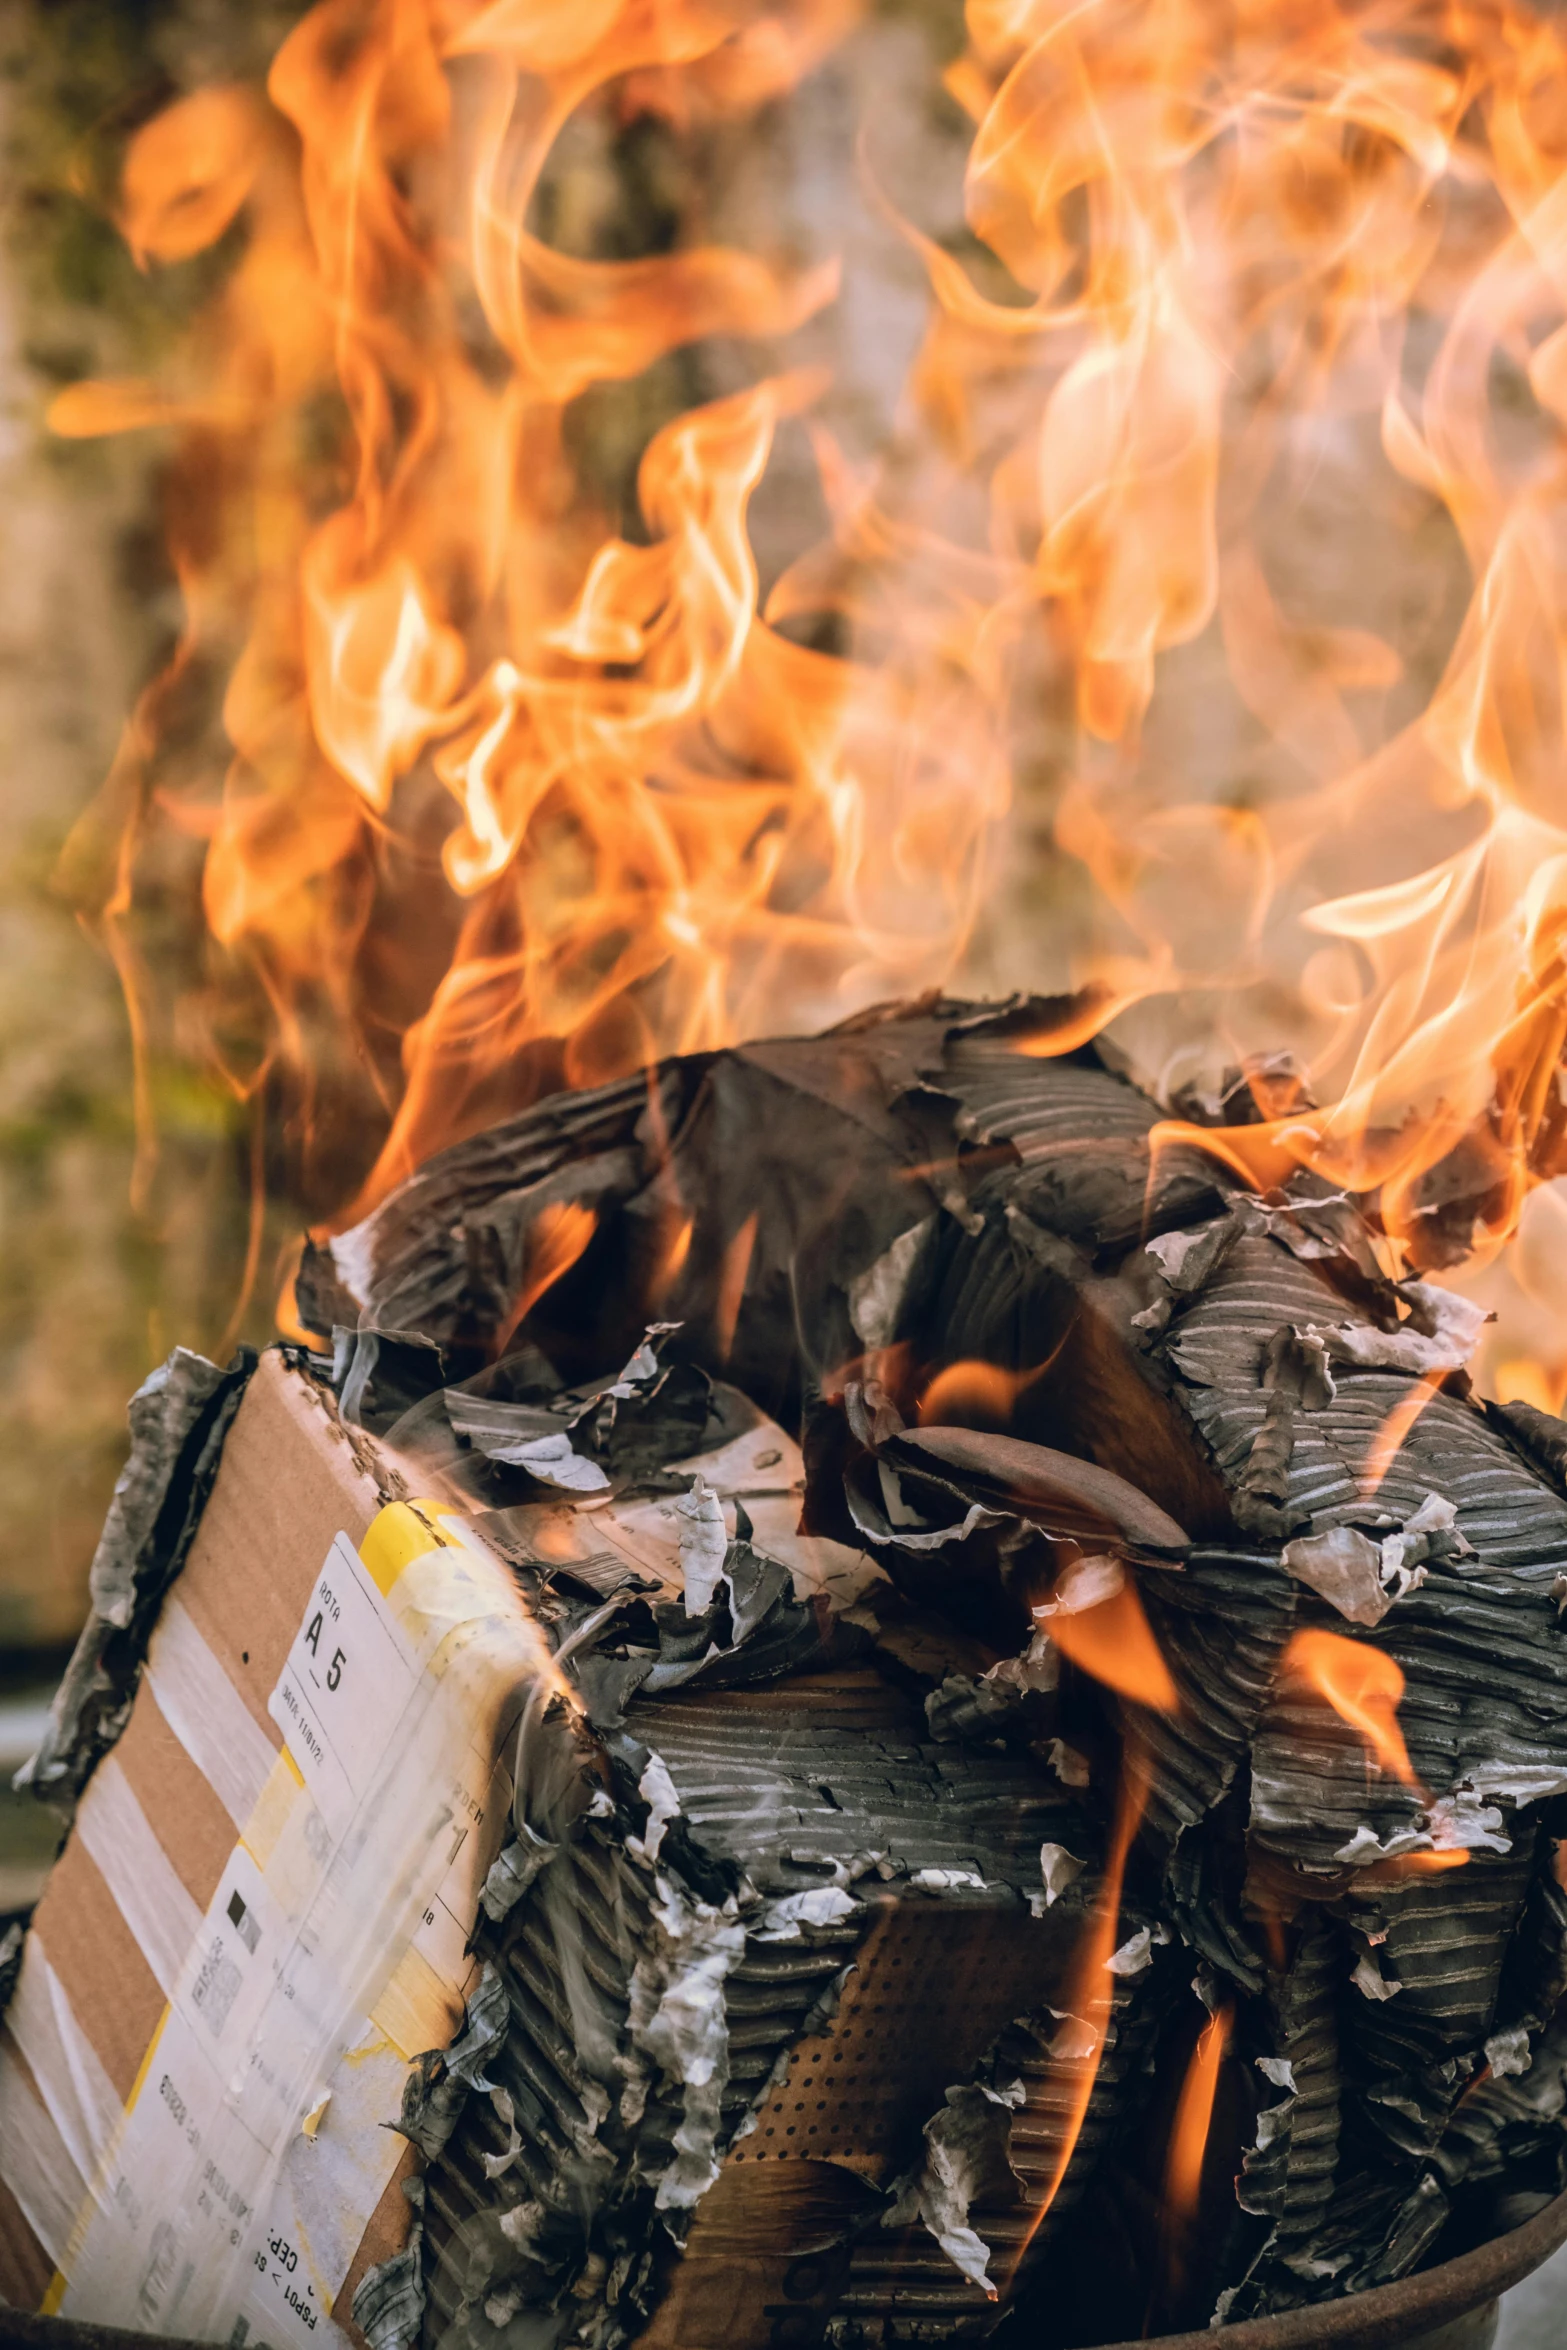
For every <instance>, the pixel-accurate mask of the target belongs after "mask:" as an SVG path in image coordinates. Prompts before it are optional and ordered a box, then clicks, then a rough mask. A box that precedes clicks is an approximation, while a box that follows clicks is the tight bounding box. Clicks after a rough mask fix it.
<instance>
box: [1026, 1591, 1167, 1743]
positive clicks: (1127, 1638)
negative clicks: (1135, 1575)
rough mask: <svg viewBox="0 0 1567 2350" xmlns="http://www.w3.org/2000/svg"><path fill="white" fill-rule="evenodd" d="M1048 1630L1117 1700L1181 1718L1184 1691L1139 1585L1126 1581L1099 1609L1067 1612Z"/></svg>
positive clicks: (1047, 1623) (1049, 1624)
mask: <svg viewBox="0 0 1567 2350" xmlns="http://www.w3.org/2000/svg"><path fill="white" fill-rule="evenodd" d="M1043 1620H1044V1622H1045V1628H1046V1630H1047V1631H1048V1632H1049V1634H1050V1637H1051V1639H1052V1640H1053V1641H1054V1642H1055V1644H1056V1646H1057V1648H1059V1649H1060V1651H1061V1654H1062V1655H1063V1656H1065V1657H1070V1658H1071V1660H1072V1662H1073V1664H1074V1665H1077V1666H1078V1667H1079V1668H1080V1670H1081V1671H1083V1672H1085V1673H1089V1674H1091V1675H1092V1676H1093V1678H1094V1679H1095V1680H1096V1681H1100V1682H1102V1683H1103V1684H1104V1686H1105V1688H1107V1689H1113V1690H1115V1692H1116V1693H1117V1695H1118V1696H1121V1697H1129V1698H1130V1699H1131V1700H1132V1701H1133V1703H1134V1704H1136V1705H1146V1706H1151V1707H1152V1708H1153V1709H1154V1711H1155V1712H1157V1713H1165V1714H1178V1713H1179V1712H1180V1710H1181V1697H1180V1691H1179V1690H1178V1689H1177V1688H1176V1686H1175V1683H1174V1681H1173V1680H1172V1679H1171V1677H1170V1668H1169V1666H1168V1665H1167V1664H1166V1663H1165V1661H1164V1654H1163V1651H1162V1650H1161V1649H1160V1646H1159V1643H1158V1641H1157V1640H1156V1639H1155V1638H1154V1635H1153V1627H1152V1626H1151V1625H1150V1623H1149V1621H1148V1618H1147V1616H1146V1614H1145V1613H1144V1610H1143V1603H1142V1600H1141V1598H1140V1597H1139V1595H1138V1592H1137V1589H1136V1587H1135V1585H1133V1584H1132V1583H1130V1582H1125V1583H1123V1584H1122V1585H1121V1588H1120V1590H1119V1591H1117V1592H1115V1593H1114V1594H1113V1595H1112V1596H1111V1597H1110V1598H1109V1599H1102V1600H1101V1601H1100V1602H1099V1604H1098V1605H1097V1607H1086V1608H1080V1609H1078V1610H1077V1611H1076V1612H1075V1613H1070V1614H1069V1613H1067V1612H1065V1611H1063V1612H1061V1613H1059V1614H1054V1615H1051V1616H1049V1617H1047V1618H1045V1619H1043Z"/></svg>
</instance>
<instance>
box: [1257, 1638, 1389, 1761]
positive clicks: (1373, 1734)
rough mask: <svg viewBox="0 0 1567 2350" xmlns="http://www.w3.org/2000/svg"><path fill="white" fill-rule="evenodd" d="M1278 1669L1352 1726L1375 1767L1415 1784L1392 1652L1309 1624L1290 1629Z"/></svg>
mask: <svg viewBox="0 0 1567 2350" xmlns="http://www.w3.org/2000/svg"><path fill="white" fill-rule="evenodd" d="M1281 1670H1282V1671H1283V1672H1286V1673H1294V1674H1297V1675H1298V1676H1299V1678H1300V1679H1301V1680H1303V1681H1305V1682H1306V1683H1307V1684H1308V1686H1309V1687H1311V1688H1312V1689H1314V1690H1315V1691H1316V1692H1317V1694H1318V1696H1319V1697H1323V1698H1325V1699H1326V1700H1327V1702H1328V1704H1329V1705H1330V1706H1331V1707H1332V1708H1333V1711H1334V1712H1335V1713H1336V1714H1337V1715H1338V1716H1339V1717H1340V1719H1341V1720H1342V1721H1346V1722H1348V1724H1349V1726H1350V1728H1351V1729H1352V1730H1358V1731H1359V1733H1360V1735H1361V1737H1362V1738H1364V1740H1365V1742H1366V1744H1367V1746H1368V1747H1369V1748H1370V1750H1371V1752H1372V1754H1373V1755H1374V1756H1375V1757H1376V1760H1377V1764H1378V1766H1379V1768H1380V1769H1382V1770H1384V1771H1390V1772H1391V1773H1392V1775H1393V1776H1394V1777H1395V1778H1397V1779H1401V1780H1402V1781H1403V1783H1404V1785H1405V1786H1406V1787H1413V1788H1417V1789H1418V1787H1419V1781H1418V1780H1417V1779H1416V1777H1415V1774H1414V1771H1413V1769H1412V1767H1411V1765H1410V1760H1409V1749H1408V1748H1407V1747H1406V1746H1405V1744H1404V1734H1403V1732H1402V1730H1400V1728H1399V1726H1398V1703H1399V1699H1400V1698H1401V1697H1402V1696H1403V1694H1404V1675H1403V1671H1402V1669H1401V1667H1400V1666H1399V1665H1397V1664H1396V1663H1395V1662H1394V1660H1393V1658H1392V1657H1390V1656H1386V1655H1384V1654H1383V1652H1382V1650H1381V1649H1379V1648H1372V1647H1370V1646H1369V1645H1368V1644H1367V1643H1366V1642H1365V1641H1363V1640H1346V1639H1345V1638H1344V1636H1343V1635H1342V1633H1339V1632H1322V1631H1318V1630H1315V1629H1312V1630H1308V1631H1305V1632H1297V1633H1296V1634H1295V1636H1294V1638H1293V1639H1292V1640H1291V1641H1290V1643H1289V1646H1288V1647H1287V1648H1286V1649H1285V1651H1284V1655H1283V1659H1282V1663H1281Z"/></svg>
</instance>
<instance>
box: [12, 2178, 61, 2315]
mask: <svg viewBox="0 0 1567 2350" xmlns="http://www.w3.org/2000/svg"><path fill="white" fill-rule="evenodd" d="M49 2274H50V2271H49V2261H48V2258H47V2256H46V2254H45V2253H44V2252H43V2251H41V2250H40V2248H39V2243H38V2239H37V2237H36V2236H35V2235H34V2234H33V2231H32V2229H31V2228H30V2227H29V2226H28V2224H27V2222H26V2220H25V2219H24V2218H23V2216H22V2212H21V2209H20V2207H19V2205H18V2203H17V2200H16V2197H15V2196H14V2195H13V2194H12V2192H11V2190H10V2188H9V2187H8V2186H7V2185H6V2183H5V2181H4V2179H0V2280H3V2286H0V2290H3V2295H4V2301H5V2302H6V2303H9V2305H10V2307H11V2308H13V2309H36V2308H37V2307H38V2304H39V2302H40V2301H41V2300H42V2299H43V2297H44V2295H45V2293H46V2292H47V2291H48V2290H49Z"/></svg>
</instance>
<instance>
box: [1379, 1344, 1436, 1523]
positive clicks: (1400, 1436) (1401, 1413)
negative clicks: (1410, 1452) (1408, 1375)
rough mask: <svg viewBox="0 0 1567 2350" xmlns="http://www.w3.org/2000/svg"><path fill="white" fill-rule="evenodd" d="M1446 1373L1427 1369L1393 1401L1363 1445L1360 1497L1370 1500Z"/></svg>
mask: <svg viewBox="0 0 1567 2350" xmlns="http://www.w3.org/2000/svg"><path fill="white" fill-rule="evenodd" d="M1446 1376H1447V1374H1446V1372H1445V1371H1428V1372H1427V1373H1426V1374H1425V1376H1424V1378H1421V1379H1417V1380H1416V1381H1415V1384H1414V1385H1413V1387H1411V1388H1410V1390H1409V1392H1408V1394H1407V1395H1401V1396H1400V1397H1399V1399H1398V1401H1397V1403H1396V1404H1394V1406H1393V1408H1392V1410H1391V1411H1390V1412H1389V1413H1388V1415H1387V1417H1386V1419H1385V1420H1384V1421H1383V1422H1382V1425H1381V1427H1380V1428H1379V1429H1378V1430H1377V1432H1376V1434H1375V1436H1373V1437H1372V1439H1371V1443H1370V1445H1369V1447H1368V1448H1367V1452H1366V1457H1365V1461H1364V1463H1363V1465H1362V1467H1361V1471H1360V1482H1359V1488H1358V1490H1359V1494H1360V1498H1361V1500H1362V1501H1370V1500H1371V1498H1372V1496H1373V1495H1374V1494H1375V1493H1376V1491H1377V1489H1378V1487H1379V1486H1380V1485H1381V1483H1382V1480H1383V1478H1384V1477H1385V1476H1386V1475H1387V1473H1388V1471H1389V1469H1390V1468H1391V1467H1392V1466H1393V1463H1394V1461H1395V1460H1396V1459H1397V1458H1398V1455H1399V1453H1400V1451H1401V1450H1402V1449H1403V1444H1404V1439H1405V1437H1406V1436H1407V1435H1408V1434H1409V1431H1410V1429H1411V1428H1412V1427H1413V1426H1414V1424H1415V1422H1416V1421H1417V1420H1418V1419H1419V1417H1420V1415H1421V1413H1422V1412H1423V1411H1424V1410H1425V1408H1426V1405H1427V1404H1428V1403H1429V1402H1430V1401H1431V1398H1432V1397H1433V1396H1434V1395H1435V1394H1436V1393H1437V1392H1438V1390H1439V1389H1440V1387H1441V1385H1442V1382H1443V1380H1444V1379H1445V1378H1446Z"/></svg>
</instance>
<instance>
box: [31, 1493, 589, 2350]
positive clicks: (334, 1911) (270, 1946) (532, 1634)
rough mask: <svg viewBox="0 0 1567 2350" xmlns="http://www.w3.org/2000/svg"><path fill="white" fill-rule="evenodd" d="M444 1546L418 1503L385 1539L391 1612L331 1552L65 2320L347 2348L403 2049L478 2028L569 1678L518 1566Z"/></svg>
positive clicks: (117, 2152)
mask: <svg viewBox="0 0 1567 2350" xmlns="http://www.w3.org/2000/svg"><path fill="white" fill-rule="evenodd" d="M387 1520H391V1523H390V1526H387V1525H386V1523H385V1521H387ZM410 1520H412V1521H413V1522H412V1523H411V1524H410ZM378 1528H379V1529H381V1539H380V1540H379V1541H377V1540H376V1533H377V1529H378ZM428 1529H429V1521H428V1519H427V1518H425V1517H424V1516H423V1515H421V1514H418V1513H415V1512H414V1511H412V1510H411V1509H409V1508H407V1507H406V1506H405V1505H401V1504H397V1505H391V1506H390V1507H389V1509H388V1511H386V1512H383V1514H382V1518H381V1519H378V1520H377V1521H376V1526H375V1527H373V1528H372V1529H371V1533H370V1534H369V1535H367V1537H366V1544H367V1552H366V1555H367V1556H369V1557H372V1558H374V1559H379V1560H381V1561H382V1562H383V1565H384V1567H385V1570H386V1576H387V1579H388V1580H389V1581H390V1582H391V1585H392V1590H391V1593H390V1595H383V1592H382V1590H381V1588H380V1585H379V1583H378V1582H377V1580H376V1577H375V1575H374V1574H373V1573H372V1572H371V1569H370V1568H369V1567H368V1566H367V1565H366V1564H365V1561H364V1559H363V1558H361V1557H360V1555H359V1554H358V1553H356V1551H355V1549H354V1547H353V1545H352V1543H351V1542H350V1541H349V1540H348V1538H347V1536H346V1535H339V1536H338V1537H337V1538H336V1540H335V1541H334V1542H333V1545H332V1548H331V1550H330V1551H329V1552H328V1554H327V1558H326V1561H325V1564H324V1566H323V1568H322V1570H321V1573H320V1574H319V1575H318V1576H317V1578H316V1580H315V1584H314V1586H313V1588H312V1591H311V1594H310V1598H309V1601H308V1604H307V1605H306V1607H305V1610H304V1614H303V1616H302V1618H301V1621H300V1626H299V1630H298V1633H297V1634H296V1636H295V1638H294V1641H293V1643H292V1646H291V1647H290V1650H289V1654H288V1658H287V1662H286V1663H285V1665H284V1667H283V1670H282V1672H281V1673H280V1675H279V1678H278V1681H277V1685H276V1687H275V1689H274V1691H273V1693H272V1697H271V1700H270V1702H269V1708H268V1710H269V1713H270V1715H271V1718H272V1719H273V1721H275V1722H276V1723H277V1724H278V1726H279V1728H280V1729H281V1731H282V1734H283V1739H284V1743H285V1748H286V1755H285V1756H280V1757H278V1758H277V1762H276V1765H275V1767H274V1769H273V1772H272V1774H271V1776H270V1778H269V1779H268V1781H267V1783H266V1786H265V1787H264V1789H263V1790H262V1792H261V1795H260V1797H259V1798H258V1800H257V1803H256V1807H255V1810H254V1811H253V1812H252V1813H251V1814H250V1815H249V1818H248V1820H247V1825H246V1829H245V1834H244V1838H243V1840H242V1841H241V1842H240V1843H239V1844H238V1845H237V1846H236V1847H235V1849H234V1851H233V1853H232V1854H231V1855H230V1858H229V1860H228V1862H227V1864H226V1866H225V1868H224V1872H223V1875H222V1878H221V1879H220V1881H219V1884H218V1887H217V1890H216V1892H215V1893H214V1895H213V1898H212V1900H211V1902H210V1903H209V1905H208V1907H207V1910H206V1913H205V1915H204V1916H203V1917H202V1919H201V1921H200V1925H199V1928H198V1930H197V1932H196V1935H195V1939H194V1941H193V1942H192V1943H191V1944H190V1947H189V1948H188V1950H187V1951H186V1953H185V1956H184V1959H183V1962H182V1963H181V1964H180V1966H179V1970H178V1973H177V1975H176V1977H175V1979H174V1982H173V1987H172V1990H171V1994H170V2004H169V2007H168V2009H167V2010H166V2012H165V2016H164V2020H163V2023H162V2025H161V2027H160V2030H159V2032H158V2034H157V2035H156V2037H155V2040H154V2044H153V2046H152V2048H151V2049H150V2051H149V2053H148V2057H147V2060H146V2062H145V2065H144V2067H143V2070H142V2073H141V2076H140V2078H139V2080H138V2083H137V2086H136V2089H135V2090H134V2091H133V2093H132V2097H131V2101H130V2104H129V2106H128V2108H127V2110H126V2112H125V2114H124V2115H123V2116H121V2117H120V2118H119V2120H118V2122H117V2124H116V2126H115V2127H114V2128H113V2130H112V2131H111V2132H110V2136H109V2142H108V2144H107V2146H105V2147H104V2148H103V2149H102V2152H101V2156H100V2159H99V2161H98V2164H97V2167H96V2171H95V2175H94V2178H93V2180H92V2183H91V2186H90V2188H89V2193H88V2199H87V2202H86V2204H85V2205H84V2207H83V2208H82V2210H81V2211H80V2213H79V2214H78V2217H77V2221H76V2225H75V2227H74V2229H73V2230H72V2236H71V2241H70V2242H69V2244H68V2245H67V2247H66V2250H65V2257H64V2258H63V2259H62V2260H61V2263H60V2269H61V2272H62V2273H61V2275H60V2277H59V2279H58V2280H57V2286H56V2288H53V2289H52V2290H51V2298H50V2302H49V2307H50V2308H51V2310H58V2311H60V2312H61V2313H62V2314H66V2315H70V2316H72V2317H84V2318H99V2319H106V2320H115V2321H118V2322H121V2323H126V2322H128V2323H130V2324H132V2325H135V2326H139V2327H141V2328H144V2329H147V2330H151V2331H154V2332H160V2333H169V2334H176V2335H177V2334H186V2335H191V2336H197V2337H200V2338H204V2339H211V2340H229V2341H234V2342H238V2341H241V2340H243V2341H245V2342H247V2343H249V2344H250V2345H252V2346H253V2350H254V2346H255V2345H257V2344H261V2343H265V2344H268V2345H271V2346H272V2350H305V2346H306V2345H307V2344H312V2343H313V2344H316V2345H321V2344H325V2343H328V2342H331V2343H334V2344H340V2343H342V2342H343V2341H344V2339H345V2337H343V2336H342V2334H341V2333H340V2330H339V2328H338V2327H337V2326H336V2325H335V2324H334V2321H333V2319H332V2316H331V2314H330V2313H331V2309H332V2304H333V2301H334V2299H335V2297H336V2295H337V2293H338V2292H339V2290H340V2288H341V2286H342V2282H343V2278H344V2275H345V2273H346V2270H347V2267H348V2264H349V2262H350V2260H351V2258H352V2256H353V2250H354V2247H355V2245H356V2244H357V2243H358V2241H359V2238H360V2236H361V2235H362V2233H363V2229H364V2224H365V2222H366V2220H367V2219H368V2218H369V2216H370V2213H371V2212H372V2211H373V2210H374V2209H375V2206H376V2204H377V2202H378V2201H379V2199H380V2195H381V2192H382V2190H383V2189H384V2187H385V2185H386V2182H387V2180H388V2179H389V2178H390V2176H391V2172H392V2170H393V2168H394V2167H395V2165H396V2162H397V2159H398V2154H399V2150H400V2147H401V2143H402V2141H401V2140H400V2139H398V2138H397V2137H396V2136H395V2135H394V2133H393V2131H392V2130H391V2129H390V2128H388V2127H387V2126H386V2125H387V2124H389V2123H390V2122H391V2121H392V2119H393V2117H394V2116H395V2114H396V2112H397V2109H398V2105H399V2103H400V2099H401V2088H402V2081H403V2078H404V2076H405V2073H406V2066H407V2061H408V2058H409V2057H410V2056H411V2055H412V2054H414V2053H417V2052H418V2050H420V2049H421V2048H425V2047H430V2046H438V2045H440V2044H441V2042H442V2036H443V2034H445V2033H447V2032H449V2031H450V2030H451V2029H452V2028H453V2027H454V2025H455V2023H456V2021H457V2019H458V2017H460V2014H461V2007H462V1997H463V1993H464V1991H465V1990H466V1989H467V1987H468V1984H469V1982H470V1979H471V1975H472V1971H473V1964H474V1962H473V1960H472V1959H471V1957H470V1955H469V1953H468V1949H467V1943H468V1938H469V1935H470V1934H471V1932H472V1928H473V1924H474V1920H475V1916H476V1911H477V1898H478V1889H479V1886H480V1885H481V1884H482V1882H483V1879H484V1874H485V1871H486V1870H487V1868H488V1867H489V1864H490V1862H491V1860H492V1859H493V1858H494V1854H495V1852H496V1850H497V1849H498V1846H499V1843H500V1840H501V1837H502V1836H503V1834H504V1829H505V1821H506V1816H507V1811H508V1807H509V1802H510V1794H511V1782H510V1769H509V1757H510V1752H511V1744H512V1739H513V1736H514V1733H515V1727H516V1723H517V1720H518V1718H519V1714H520V1710H521V1708H522V1705H523V1703H524V1701H525V1697H526V1694H527V1692H528V1691H529V1690H530V1689H531V1688H532V1687H533V1686H534V1685H535V1684H536V1680H537V1676H538V1674H539V1672H540V1671H541V1669H544V1666H546V1665H547V1653H546V1652H545V1651H544V1649H543V1645H542V1643H541V1641H540V1639H539V1635H538V1633H537V1631H536V1629H535V1628H534V1627H533V1626H532V1625H531V1623H530V1621H529V1619H528V1618H527V1616H526V1614H525V1613H524V1611H523V1610H522V1609H521V1607H520V1604H519V1603H518V1601H517V1598H516V1594H515V1591H514V1589H513V1587H512V1584H511V1580H510V1578H509V1576H508V1575H507V1574H506V1572H505V1570H504V1569H503V1568H502V1567H501V1566H500V1564H499V1562H497V1561H495V1560H494V1559H492V1558H491V1557H490V1556H489V1554H488V1553H486V1552H485V1551H484V1550H483V1549H482V1547H481V1546H479V1545H478V1544H472V1545H464V1546H462V1547H459V1548H453V1547H452V1546H451V1545H450V1543H449V1542H446V1541H443V1540H441V1539H440V1538H438V1537H433V1536H432V1537H431V1546H430V1547H429V1548H428V1549H421V1548H420V1547H419V1542H420V1537H421V1535H423V1534H426V1533H428Z"/></svg>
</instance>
